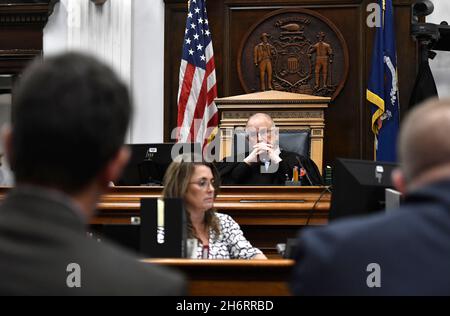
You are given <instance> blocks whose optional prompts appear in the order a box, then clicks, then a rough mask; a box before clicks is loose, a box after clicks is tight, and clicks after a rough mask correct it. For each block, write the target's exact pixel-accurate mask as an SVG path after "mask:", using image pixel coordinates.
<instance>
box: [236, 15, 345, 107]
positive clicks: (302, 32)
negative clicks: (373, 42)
mask: <svg viewBox="0 0 450 316" xmlns="http://www.w3.org/2000/svg"><path fill="white" fill-rule="evenodd" d="M238 58H239V59H238V73H239V79H240V81H241V84H242V86H243V88H244V90H245V92H246V93H252V92H256V91H265V90H279V91H287V92H294V93H304V94H310V95H317V96H325V97H332V98H333V99H334V98H335V97H336V96H337V95H338V94H339V92H340V91H341V90H342V88H343V86H344V84H345V81H346V79H347V74H348V67H349V61H348V49H347V45H346V43H345V40H344V38H343V36H342V34H341V33H340V31H339V30H338V28H337V27H336V26H335V25H334V24H333V23H332V22H331V21H330V20H328V19H327V18H326V17H324V16H322V15H320V14H319V13H317V12H315V11H311V10H306V9H283V10H278V11H275V12H273V13H270V14H269V15H267V16H265V17H264V18H263V19H261V21H259V22H258V23H256V24H255V25H254V26H253V27H252V28H251V29H250V30H249V32H248V33H247V34H246V36H245V37H244V39H243V41H242V43H241V47H240V50H239V57H238Z"/></svg>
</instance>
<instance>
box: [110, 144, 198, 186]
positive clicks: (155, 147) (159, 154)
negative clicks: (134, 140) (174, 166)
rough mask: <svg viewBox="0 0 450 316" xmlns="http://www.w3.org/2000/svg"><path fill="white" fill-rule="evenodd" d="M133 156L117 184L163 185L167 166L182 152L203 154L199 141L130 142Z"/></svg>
mask: <svg viewBox="0 0 450 316" xmlns="http://www.w3.org/2000/svg"><path fill="white" fill-rule="evenodd" d="M128 146H129V147H130V149H131V157H130V161H129V162H128V164H127V166H126V167H125V169H124V171H123V174H122V177H121V179H120V180H119V181H117V183H115V184H116V186H140V185H162V182H163V178H164V175H165V173H166V170H167V168H168V167H169V165H170V164H171V163H172V157H173V158H175V157H176V156H178V155H181V154H192V155H193V154H194V153H195V154H197V155H200V156H201V144H198V143H154V144H130V145H128Z"/></svg>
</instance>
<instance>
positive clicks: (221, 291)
mask: <svg viewBox="0 0 450 316" xmlns="http://www.w3.org/2000/svg"><path fill="white" fill-rule="evenodd" d="M143 261H144V262H146V263H152V264H158V265H162V266H165V267H171V268H175V269H178V270H180V271H182V272H183V273H184V274H185V275H186V276H187V278H188V280H189V283H188V294H189V295H193V296H221V295H223V296H286V295H291V293H290V291H289V284H288V282H289V279H290V277H291V270H292V267H293V266H294V261H293V260H287V259H279V260H276V259H270V260H195V259H194V260H192V259H146V260H143Z"/></svg>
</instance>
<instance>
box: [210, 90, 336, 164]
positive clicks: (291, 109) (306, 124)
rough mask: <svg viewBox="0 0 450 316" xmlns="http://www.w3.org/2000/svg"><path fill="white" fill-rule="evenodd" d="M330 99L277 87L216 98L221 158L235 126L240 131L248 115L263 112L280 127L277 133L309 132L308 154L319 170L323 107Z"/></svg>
mask: <svg viewBox="0 0 450 316" xmlns="http://www.w3.org/2000/svg"><path fill="white" fill-rule="evenodd" d="M330 100H331V99H330V98H325V97H317V96H311V95H305V94H297V93H289V92H281V91H265V92H258V93H251V94H245V95H239V96H233V97H227V98H218V99H216V100H215V101H216V105H217V107H218V109H219V116H220V124H219V128H220V153H221V154H220V157H221V159H223V158H225V157H228V156H231V155H232V153H233V139H234V138H235V136H236V133H235V131H236V128H237V130H239V129H240V130H241V131H242V130H243V129H244V128H245V125H246V123H247V120H248V118H249V117H250V116H251V115H253V114H255V113H259V112H263V113H267V114H269V115H270V116H271V117H272V118H273V120H274V122H275V125H276V126H277V127H278V128H279V129H280V134H282V133H290V134H292V133H296V132H297V133H302V134H303V135H304V134H305V133H307V135H309V142H310V144H309V146H308V147H309V150H308V151H309V154H310V157H311V159H312V160H313V161H314V162H315V163H316V165H317V167H318V168H319V170H320V171H321V172H322V165H323V138H324V129H325V114H324V110H325V109H326V108H327V107H328V104H329V103H330ZM294 139H295V138H294ZM298 139H301V137H299V138H298ZM280 143H281V139H280Z"/></svg>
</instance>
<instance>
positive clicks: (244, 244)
mask: <svg viewBox="0 0 450 316" xmlns="http://www.w3.org/2000/svg"><path fill="white" fill-rule="evenodd" d="M215 214H216V216H217V217H218V218H219V223H220V235H219V236H218V238H216V235H215V233H214V230H213V229H210V231H209V249H208V250H207V251H205V249H204V247H203V245H202V243H201V241H200V240H197V239H195V240H192V239H191V242H192V241H195V243H196V245H193V246H191V247H194V249H196V251H195V252H193V253H192V255H191V258H195V259H202V258H205V259H206V255H207V258H208V259H252V258H253V257H254V256H256V255H257V254H262V251H261V250H259V249H258V248H255V247H253V246H252V245H251V244H250V242H249V241H248V240H247V239H245V237H244V233H243V232H242V230H241V228H240V227H239V224H238V223H236V222H235V221H234V219H232V218H231V216H229V215H226V214H221V213H215Z"/></svg>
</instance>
